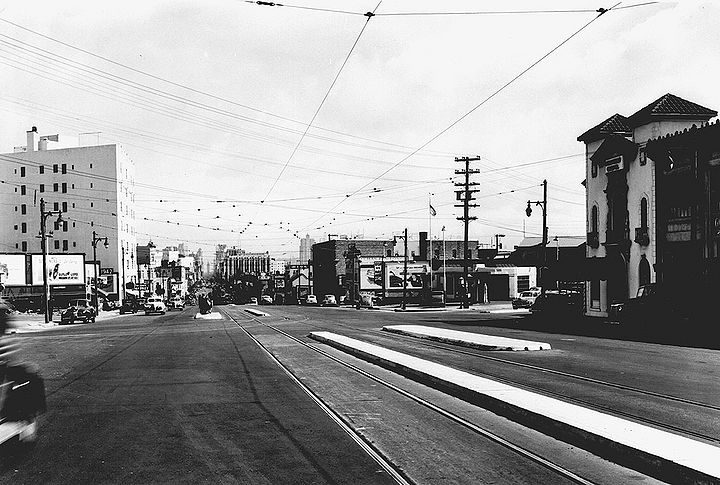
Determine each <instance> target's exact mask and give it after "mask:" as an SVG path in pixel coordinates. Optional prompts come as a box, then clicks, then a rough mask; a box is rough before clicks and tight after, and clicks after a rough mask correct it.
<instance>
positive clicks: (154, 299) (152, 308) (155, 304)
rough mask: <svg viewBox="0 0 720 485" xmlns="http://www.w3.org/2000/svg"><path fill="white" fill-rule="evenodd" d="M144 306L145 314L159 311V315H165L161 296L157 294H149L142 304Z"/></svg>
mask: <svg viewBox="0 0 720 485" xmlns="http://www.w3.org/2000/svg"><path fill="white" fill-rule="evenodd" d="M144 308H145V315H150V314H151V313H159V314H160V315H165V311H166V310H167V309H166V308H165V303H163V301H162V298H160V297H159V296H151V297H150V298H148V299H147V301H146V302H145V305H144Z"/></svg>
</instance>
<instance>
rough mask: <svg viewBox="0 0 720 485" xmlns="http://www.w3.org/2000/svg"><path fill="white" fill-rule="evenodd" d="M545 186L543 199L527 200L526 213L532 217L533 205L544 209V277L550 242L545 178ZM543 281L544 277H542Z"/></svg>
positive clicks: (544, 181) (543, 183)
mask: <svg viewBox="0 0 720 485" xmlns="http://www.w3.org/2000/svg"><path fill="white" fill-rule="evenodd" d="M542 186H543V200H542V201H539V200H533V201H531V200H528V201H527V207H526V208H525V214H526V215H527V216H528V217H530V216H531V215H532V205H536V206H540V208H541V209H542V216H543V233H542V258H541V262H542V267H541V268H540V272H541V274H540V276H541V277H542V270H543V268H544V267H545V263H546V259H547V254H546V252H547V243H548V227H547V180H543V182H542ZM540 280H541V282H542V278H541V279H540ZM541 288H542V289H541V291H542V293H545V285H542V286H541Z"/></svg>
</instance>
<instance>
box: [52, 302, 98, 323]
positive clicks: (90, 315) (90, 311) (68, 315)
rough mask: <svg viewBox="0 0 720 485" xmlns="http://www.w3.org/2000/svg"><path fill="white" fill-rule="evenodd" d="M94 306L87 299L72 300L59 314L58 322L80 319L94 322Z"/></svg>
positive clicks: (71, 321)
mask: <svg viewBox="0 0 720 485" xmlns="http://www.w3.org/2000/svg"><path fill="white" fill-rule="evenodd" d="M95 317H96V313H95V307H93V306H92V304H91V303H90V301H89V300H72V301H70V304H69V305H68V307H67V308H66V309H65V310H64V311H63V312H62V314H61V315H60V323H61V324H64V323H70V324H72V323H75V322H76V321H77V320H82V321H83V322H84V323H88V322H95Z"/></svg>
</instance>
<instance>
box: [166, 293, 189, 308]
mask: <svg viewBox="0 0 720 485" xmlns="http://www.w3.org/2000/svg"><path fill="white" fill-rule="evenodd" d="M168 309H169V310H184V309H185V301H184V300H183V299H182V298H180V297H179V296H176V297H174V298H173V299H172V300H170V301H169V302H168Z"/></svg>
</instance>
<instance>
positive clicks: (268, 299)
mask: <svg viewBox="0 0 720 485" xmlns="http://www.w3.org/2000/svg"><path fill="white" fill-rule="evenodd" d="M260 304H261V305H272V304H273V299H272V296H270V295H263V296H261V297H260Z"/></svg>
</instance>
